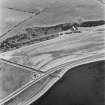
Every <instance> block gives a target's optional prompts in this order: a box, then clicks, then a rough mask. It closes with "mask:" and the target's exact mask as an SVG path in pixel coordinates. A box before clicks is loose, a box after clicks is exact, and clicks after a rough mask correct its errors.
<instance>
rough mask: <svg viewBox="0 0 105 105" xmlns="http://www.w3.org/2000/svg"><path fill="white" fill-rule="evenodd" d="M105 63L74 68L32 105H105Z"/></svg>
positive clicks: (99, 62) (100, 62)
mask: <svg viewBox="0 0 105 105" xmlns="http://www.w3.org/2000/svg"><path fill="white" fill-rule="evenodd" d="M104 63H105V61H98V62H94V63H90V64H85V65H82V66H78V67H75V68H72V69H71V70H70V71H68V72H67V73H66V74H65V75H64V77H63V78H62V79H61V80H59V81H58V82H57V83H56V84H55V85H54V86H53V87H52V88H51V89H50V90H49V91H48V92H47V93H46V94H45V95H44V96H42V97H41V98H40V99H39V100H37V101H36V102H34V103H33V104H31V105H104V67H105V66H104Z"/></svg>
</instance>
